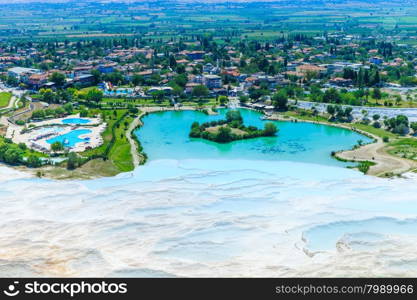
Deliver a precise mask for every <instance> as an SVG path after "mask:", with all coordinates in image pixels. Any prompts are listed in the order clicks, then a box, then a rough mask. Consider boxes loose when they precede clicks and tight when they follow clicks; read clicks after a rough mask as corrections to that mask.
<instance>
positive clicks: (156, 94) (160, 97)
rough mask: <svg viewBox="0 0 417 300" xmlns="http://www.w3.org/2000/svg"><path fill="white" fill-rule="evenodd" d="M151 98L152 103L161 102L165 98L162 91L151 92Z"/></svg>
mask: <svg viewBox="0 0 417 300" xmlns="http://www.w3.org/2000/svg"><path fill="white" fill-rule="evenodd" d="M151 96H152V98H153V100H154V101H157V102H162V100H163V99H164V97H165V93H164V91H161V90H157V91H153V92H151Z"/></svg>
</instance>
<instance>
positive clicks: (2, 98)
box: [0, 92, 12, 108]
mask: <svg viewBox="0 0 417 300" xmlns="http://www.w3.org/2000/svg"><path fill="white" fill-rule="evenodd" d="M10 99H12V93H8V92H1V93H0V108H2V107H6V106H7V105H9V102H10Z"/></svg>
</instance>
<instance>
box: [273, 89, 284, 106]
mask: <svg viewBox="0 0 417 300" xmlns="http://www.w3.org/2000/svg"><path fill="white" fill-rule="evenodd" d="M272 103H273V105H274V107H275V108H276V109H279V110H287V109H288V95H287V92H286V91H285V90H280V91H279V92H278V93H275V94H274V95H273V96H272Z"/></svg>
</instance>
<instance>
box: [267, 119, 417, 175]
mask: <svg viewBox="0 0 417 300" xmlns="http://www.w3.org/2000/svg"><path fill="white" fill-rule="evenodd" d="M265 120H271V121H287V122H306V123H312V124H320V125H326V126H333V127H337V128H343V129H348V130H351V131H354V132H357V133H360V134H362V135H365V136H367V137H369V138H372V139H373V140H374V142H372V143H369V144H365V145H362V146H360V147H358V148H356V149H350V150H336V151H335V155H334V157H335V158H336V159H340V160H342V161H349V162H358V163H360V162H364V161H370V162H373V163H375V165H372V166H370V168H369V171H368V172H367V173H366V175H371V176H376V177H392V176H396V175H397V176H400V175H402V174H405V173H408V172H412V170H414V169H417V162H414V161H412V160H409V159H405V158H400V157H396V156H393V155H390V154H388V153H386V151H385V150H384V148H385V143H384V142H383V140H382V139H381V138H380V137H379V136H376V135H374V134H372V133H369V132H366V131H363V130H360V129H357V128H353V127H351V126H348V125H346V124H339V123H329V122H324V121H313V120H303V119H297V118H294V117H289V118H288V119H286V118H284V117H282V116H280V115H278V116H277V115H275V116H274V115H271V116H268V117H266V118H265Z"/></svg>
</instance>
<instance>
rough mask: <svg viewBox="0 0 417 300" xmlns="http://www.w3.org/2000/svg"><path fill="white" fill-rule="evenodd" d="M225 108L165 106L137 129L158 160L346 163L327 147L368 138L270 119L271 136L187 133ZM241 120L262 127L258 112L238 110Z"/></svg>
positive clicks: (222, 115) (152, 157)
mask: <svg viewBox="0 0 417 300" xmlns="http://www.w3.org/2000/svg"><path fill="white" fill-rule="evenodd" d="M226 111H227V110H226V109H222V110H220V111H219V115H215V116H208V115H206V114H204V113H202V112H198V111H166V112H157V113H151V114H149V115H147V116H145V117H144V118H143V119H142V120H143V123H144V126H143V127H141V128H139V129H138V130H137V131H136V134H137V136H138V138H139V140H140V142H141V143H142V146H143V147H144V151H145V152H146V154H147V155H148V157H149V159H150V160H157V159H213V158H220V159H247V160H287V161H297V162H307V163H316V164H325V165H332V166H347V165H348V164H347V163H343V162H340V161H337V160H336V159H334V158H332V157H331V152H332V151H337V150H347V149H351V148H352V147H353V146H354V145H355V144H357V142H358V140H362V141H363V142H364V143H369V142H371V139H370V138H368V137H366V136H363V135H361V134H358V133H356V132H353V131H350V130H347V129H342V128H336V127H332V126H326V125H320V124H312V123H305V122H298V123H296V122H281V121H275V122H274V123H275V124H276V125H277V127H278V128H279V132H278V135H277V136H276V137H262V138H255V139H249V140H241V141H235V142H232V143H228V144H218V143H215V142H211V141H206V140H203V139H195V138H190V137H189V136H188V134H189V131H190V127H191V124H192V123H193V122H195V121H197V122H200V123H203V122H207V121H212V120H219V119H224V118H225V113H226ZM240 112H241V114H242V117H243V119H244V123H245V125H253V126H257V127H260V128H263V126H264V123H265V122H270V121H264V120H262V119H261V116H262V115H261V114H260V113H258V112H256V111H252V110H248V109H240Z"/></svg>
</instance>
